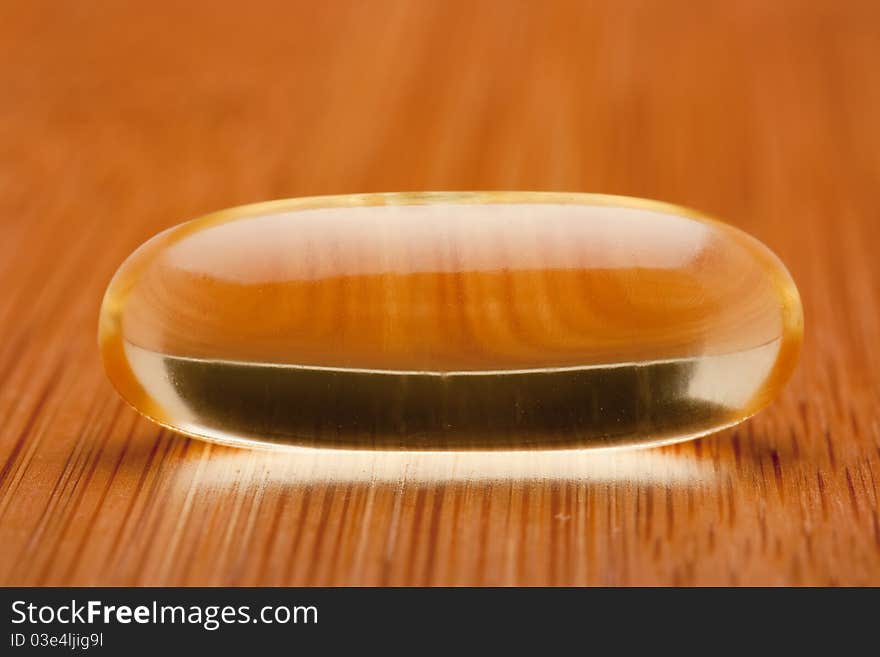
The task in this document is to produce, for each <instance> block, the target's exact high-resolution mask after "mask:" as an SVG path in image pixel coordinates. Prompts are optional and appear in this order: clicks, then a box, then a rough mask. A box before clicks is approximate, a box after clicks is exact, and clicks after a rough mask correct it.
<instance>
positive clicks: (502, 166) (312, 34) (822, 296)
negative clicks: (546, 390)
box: [0, 0, 880, 585]
mask: <svg viewBox="0 0 880 657" xmlns="http://www.w3.org/2000/svg"><path fill="white" fill-rule="evenodd" d="M252 5H253V6H249V9H251V10H250V11H246V12H245V11H241V10H239V9H237V8H236V6H235V5H234V4H233V3H229V4H228V5H225V4H219V3H207V2H205V3H187V4H186V5H179V4H174V3H164V2H159V3H110V4H99V3H92V2H77V3H74V2H69V3H57V2H48V1H43V0H39V1H33V2H24V1H21V2H6V3H3V5H2V6H0V55H2V56H0V88H2V89H3V97H2V100H0V281H2V283H3V294H2V295H0V335H2V341H0V381H2V386H0V583H2V584H28V585H37V584H88V585H90V584H107V585H113V584H116V585H125V584H150V585H163V584H164V585H174V584H199V585H205V584H232V585H238V584H242V585H244V584H355V585H359V584H403V585H409V584H432V585H433V584H478V585H479V584H684V585H690V584H795V585H797V584H820V585H824V584H831V585H835V584H856V585H861V584H875V585H877V584H880V504H878V495H880V412H878V409H880V393H878V385H880V376H878V373H877V366H878V365H880V362H878V356H877V348H876V345H877V344H878V341H880V264H878V260H877V255H876V254H877V252H878V247H880V237H878V231H877V229H878V227H880V225H878V221H880V217H878V211H877V200H876V195H877V190H878V188H880V128H878V123H877V120H876V118H877V116H880V28H878V25H880V6H878V5H877V3H872V2H864V3H861V2H843V3H841V2H833V1H831V0H827V1H826V0H821V1H820V0H814V1H811V2H774V3H765V2H758V1H757V0H748V1H746V2H737V3H723V2H717V3H704V4H701V5H700V6H699V7H694V5H693V4H692V3H687V2H680V1H679V0H673V1H671V2H648V1H639V2H636V1H630V0H626V1H624V2H606V3H580V2H579V3H567V2H547V3H526V2H502V1H500V0H499V1H497V2H491V1H485V0H484V1H480V2H459V1H454V2H427V1H425V2H369V3H366V2H364V3H360V2H340V1H334V2H328V3H302V4H293V3H286V2H277V3H274V2H273V3H269V2H257V3H252ZM420 189H537V190H567V191H592V192H602V193H612V194H627V195H633V196H642V197H648V198H658V199H662V200H666V201H670V202H673V203H679V204H683V205H688V206H692V207H696V208H699V209H701V210H703V211H706V212H708V213H710V214H714V215H717V216H721V217H725V218H727V219H728V220H729V221H730V222H731V223H733V224H734V225H736V226H739V227H740V228H743V229H744V230H746V231H748V232H750V233H752V234H753V235H755V236H756V237H758V238H759V239H761V240H762V241H763V242H765V243H766V244H767V245H768V246H770V247H771V248H772V249H773V250H774V251H775V252H776V253H777V254H778V255H779V256H780V257H781V258H782V259H783V260H784V261H785V262H786V264H787V265H788V267H789V269H790V271H791V273H792V275H793V277H794V279H795V280H796V281H797V283H798V286H799V288H800V292H801V295H802V298H803V302H804V310H805V327H806V333H805V343H804V350H803V355H802V360H801V364H800V366H799V369H798V371H797V372H796V374H795V376H794V378H793V380H792V382H791V383H790V385H789V386H788V387H787V389H786V390H785V392H784V393H783V395H782V397H781V398H780V399H779V400H778V401H777V402H775V403H774V404H773V405H772V406H771V407H770V408H768V409H767V410H765V411H764V412H763V413H761V414H760V415H758V416H757V417H756V418H754V419H753V420H751V421H749V422H748V423H746V424H745V425H742V426H741V427H739V428H737V429H736V430H734V431H727V432H723V433H721V434H718V435H716V436H713V437H711V438H708V439H703V440H700V441H697V442H694V443H690V444H685V445H681V446H677V447H671V448H663V449H657V450H650V451H637V452H618V453H614V454H611V455H605V456H599V457H596V456H588V455H581V456H577V457H570V456H569V457H566V458H560V457H559V456H554V455H553V454H537V455H536V454H528V453H519V454H517V455H510V454H506V455H505V454H501V455H491V454H490V455H486V454H483V455H473V454H472V455H466V454H465V455H461V454H459V455H456V454H451V455H436V454H422V455H416V456H407V455H405V454H378V455H371V454H368V453H367V454H352V453H343V454H329V455H328V454H311V455H287V456H278V455H272V454H266V453H262V452H251V451H237V450H234V449H230V448H221V447H217V446H210V445H207V444H203V443H200V442H197V441H191V440H188V439H186V438H183V437H180V436H175V435H172V434H170V433H168V432H167V431H161V430H159V429H158V428H157V427H156V426H154V425H152V424H150V423H149V422H148V421H146V420H143V419H141V418H139V417H138V416H137V415H136V414H135V413H134V412H133V411H131V410H130V409H129V408H128V407H127V406H125V405H124V403H123V402H121V401H120V400H119V399H118V397H117V396H116V395H115V394H114V392H113V391H112V389H111V387H110V385H109V384H108V383H107V381H106V380H105V377H104V375H103V373H102V371H101V367H100V364H99V359H98V356H97V347H96V337H95V334H96V321H97V313H98V307H99V304H100V300H101V295H102V293H103V291H104V288H105V286H106V284H107V282H108V280H109V278H110V276H111V274H112V273H113V271H114V270H115V268H116V267H117V266H118V265H119V263H120V262H121V261H122V260H123V259H124V258H125V256H126V255H128V253H129V252H130V251H131V250H132V249H133V248H134V247H136V246H137V245H138V244H140V243H141V242H142V241H143V240H145V239H146V238H147V237H149V236H151V235H153V234H155V233H156V232H158V231H159V230H161V229H163V228H165V227H168V226H170V225H173V224H175V223H178V222H179V221H181V220H183V219H186V218H190V217H193V216H197V215H200V214H204V213H206V212H208V211H211V210H216V209H219V208H223V207H228V206H232V205H237V204H241V203H247V202H253V201H260V200H266V199H271V198H280V197H289V196H301V195H312V194H324V193H350V192H370V191H392V190H393V191H401V190H420Z"/></svg>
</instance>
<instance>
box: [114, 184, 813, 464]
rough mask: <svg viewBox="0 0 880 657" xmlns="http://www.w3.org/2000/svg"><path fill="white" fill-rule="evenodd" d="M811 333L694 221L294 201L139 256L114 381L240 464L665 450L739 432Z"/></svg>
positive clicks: (183, 232) (215, 217)
mask: <svg viewBox="0 0 880 657" xmlns="http://www.w3.org/2000/svg"><path fill="white" fill-rule="evenodd" d="M801 336H802V315H801V306H800V301H799V299H798V293H797V289H796V288H795V286H794V284H793V282H792V280H791V278H790V276H789V274H788V272H787V271H786V269H785V267H784V266H783V265H782V263H781V262H780V261H779V260H778V259H777V258H776V256H775V255H773V253H771V252H770V251H769V250H768V249H767V248H766V247H765V246H763V245H762V244H761V243H760V242H758V241H757V240H755V239H753V238H751V237H749V236H748V235H746V234H745V233H743V232H741V231H739V230H737V229H735V228H733V227H731V226H728V225H726V224H723V223H720V222H717V221H713V220H711V219H708V218H705V217H702V216H700V215H697V214H696V213H694V212H692V211H688V210H684V209H682V208H678V207H674V206H670V205H665V204H661V203H656V202H650V201H642V200H636V199H627V198H621V197H607V196H593V195H580V194H542V193H468V194H387V195H379V194H377V195H365V196H338V197H324V198H306V199H297V200H287V201H278V202H271V203H263V204H258V205H251V206H245V207H242V208H236V209H232V210H226V211H223V212H219V213H216V214H212V215H208V216H206V217H203V218H201V219H196V220H194V221H190V222H188V223H184V224H181V225H179V226H176V227H174V228H171V229H169V230H166V231H165V232H163V233H160V234H159V235H157V236H156V237H154V238H153V239H151V240H149V241H148V242H146V243H145V244H144V245H142V246H141V247H140V248H139V249H138V250H137V251H135V252H134V253H133V254H132V255H131V257H129V258H128V260H126V261H125V262H124V263H123V265H122V266H121V267H120V268H119V271H117V272H116V275H115V277H114V278H113V281H112V282H111V284H110V286H109V288H108V290H107V293H106V296H105V298H104V304H103V307H102V310H101V320H100V345H101V351H102V355H103V359H104V365H105V368H106V370H107V374H108V375H109V377H110V379H111V381H112V382H113V384H114V385H115V386H116V388H117V389H118V390H119V392H120V394H121V395H122V396H123V397H124V398H125V399H126V400H127V401H128V402H129V403H131V404H132V406H134V407H135V408H136V409H137V410H138V411H140V412H141V413H143V414H144V415H146V416H147V417H149V418H151V419H153V420H155V421H156V422H158V423H159V424H162V425H165V426H167V427H170V428H172V429H174V430H176V431H179V432H181V433H184V434H189V435H192V436H197V437H200V438H205V439H208V440H213V441H217V442H224V443H233V444H251V445H253V444H262V445H308V446H325V447H345V448H382V449H467V448H478V449H488V448H507V449H511V448H562V447H607V446H618V445H633V444H659V443H664V442H673V441H677V440H684V439H687V438H693V437H696V436H700V435H703V434H706V433H709V432H712V431H716V430H718V429H721V428H723V427H726V426H729V425H732V424H734V423H737V422H740V421H741V420H743V419H745V418H746V417H748V416H750V415H752V414H753V413H755V412H756V411H758V410H759V409H760V408H761V407H763V406H764V405H766V404H767V403H768V402H769V401H770V399H771V398H772V397H773V396H774V395H775V394H776V393H777V392H778V391H779V389H780V387H781V386H782V385H783V383H784V382H785V381H786V380H787V379H788V377H789V375H790V374H791V372H792V369H793V368H794V365H795V362H796V360H797V355H798V351H799V348H800V343H801Z"/></svg>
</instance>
